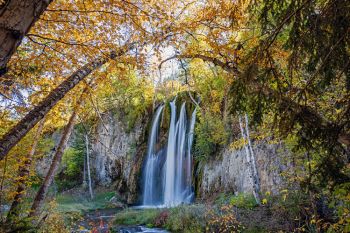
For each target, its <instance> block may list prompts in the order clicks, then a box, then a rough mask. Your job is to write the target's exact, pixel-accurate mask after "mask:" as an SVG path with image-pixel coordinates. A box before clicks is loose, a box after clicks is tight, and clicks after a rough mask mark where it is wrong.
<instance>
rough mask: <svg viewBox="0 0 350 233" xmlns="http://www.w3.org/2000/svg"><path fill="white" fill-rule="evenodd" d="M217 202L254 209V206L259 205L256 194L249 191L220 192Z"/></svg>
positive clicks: (218, 203)
mask: <svg viewBox="0 0 350 233" xmlns="http://www.w3.org/2000/svg"><path fill="white" fill-rule="evenodd" d="M215 204H217V205H219V206H221V205H223V206H228V205H230V206H235V207H237V208H241V209H253V208H254V207H257V206H258V204H257V203H256V201H255V198H254V196H253V195H252V194H249V193H239V194H237V195H235V194H229V193H220V194H219V195H218V197H217V198H216V200H215Z"/></svg>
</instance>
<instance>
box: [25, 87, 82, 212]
mask: <svg viewBox="0 0 350 233" xmlns="http://www.w3.org/2000/svg"><path fill="white" fill-rule="evenodd" d="M85 90H87V89H85ZM85 90H84V91H83V94H84V92H85ZM83 94H82V95H81V97H80V99H79V100H78V102H77V104H76V107H75V110H74V111H73V113H72V115H71V117H70V118H69V121H68V124H67V125H66V127H65V128H64V130H63V133H62V136H61V140H60V142H59V144H58V146H57V149H56V153H55V154H54V156H53V159H52V162H51V165H50V168H49V171H48V172H47V174H46V177H45V179H44V182H43V184H42V185H41V186H40V188H39V190H38V192H37V194H36V196H35V199H34V202H33V205H32V207H31V210H30V213H29V217H36V216H38V215H39V210H40V208H41V206H42V205H43V203H44V200H45V197H46V195H47V192H48V190H49V187H50V185H51V183H52V181H53V179H54V176H55V173H56V170H57V168H58V166H59V164H60V163H61V160H62V156H63V153H64V151H65V149H66V147H67V143H68V140H69V138H70V135H71V133H72V130H73V127H74V122H75V119H76V117H77V113H78V110H79V107H80V106H81V104H82V102H83Z"/></svg>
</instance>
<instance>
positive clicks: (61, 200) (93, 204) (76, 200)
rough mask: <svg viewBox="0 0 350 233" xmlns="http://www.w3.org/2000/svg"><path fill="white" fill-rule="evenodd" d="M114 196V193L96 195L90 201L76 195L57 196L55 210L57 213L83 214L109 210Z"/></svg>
mask: <svg viewBox="0 0 350 233" xmlns="http://www.w3.org/2000/svg"><path fill="white" fill-rule="evenodd" d="M114 196H115V192H101V193H96V194H95V197H94V198H93V199H92V200H90V199H88V198H86V197H84V196H82V195H77V194H59V195H57V197H56V202H57V204H58V205H57V209H58V211H59V212H63V213H65V212H84V211H89V210H95V209H105V208H111V207H112V206H111V203H110V201H109V200H110V199H111V198H112V197H114Z"/></svg>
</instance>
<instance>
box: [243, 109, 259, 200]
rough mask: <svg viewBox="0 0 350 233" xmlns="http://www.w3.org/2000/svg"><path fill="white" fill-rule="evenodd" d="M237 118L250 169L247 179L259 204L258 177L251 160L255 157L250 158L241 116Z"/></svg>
mask: <svg viewBox="0 0 350 233" xmlns="http://www.w3.org/2000/svg"><path fill="white" fill-rule="evenodd" d="M238 120H239V128H240V130H241V134H242V138H243V139H244V149H245V152H246V158H247V163H248V165H249V170H250V176H249V179H250V182H251V184H252V186H253V195H254V198H255V201H256V202H257V203H258V204H259V205H260V203H261V202H260V195H259V191H260V190H259V188H258V187H257V182H256V180H257V179H259V178H258V174H257V173H255V172H256V169H254V167H255V164H253V161H255V159H254V160H253V159H252V156H251V152H250V149H249V142H248V145H247V144H246V141H247V140H248V139H247V138H248V137H247V136H246V133H245V132H244V127H243V123H242V117H241V116H239V117H238ZM246 127H248V126H246Z"/></svg>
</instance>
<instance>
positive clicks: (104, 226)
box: [72, 208, 170, 233]
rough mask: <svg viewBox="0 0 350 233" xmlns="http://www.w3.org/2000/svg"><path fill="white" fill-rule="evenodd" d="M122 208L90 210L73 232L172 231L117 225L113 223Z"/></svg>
mask: <svg viewBox="0 0 350 233" xmlns="http://www.w3.org/2000/svg"><path fill="white" fill-rule="evenodd" d="M118 212H120V209H115V208H112V209H101V210H94V211H89V212H87V213H85V214H84V216H83V219H82V220H80V221H78V222H77V225H76V229H74V230H73V231H72V233H88V232H89V233H90V232H91V233H112V232H118V233H138V232H146V233H170V232H169V231H166V230H163V229H159V228H147V227H145V226H117V225H114V224H113V219H114V217H115V216H116V215H117V214H118Z"/></svg>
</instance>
